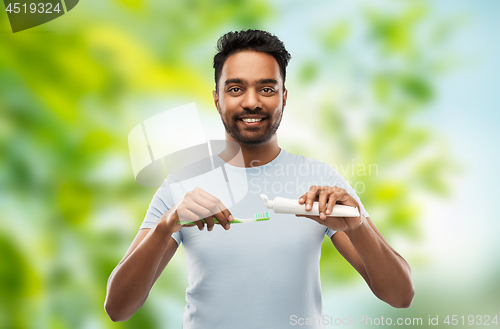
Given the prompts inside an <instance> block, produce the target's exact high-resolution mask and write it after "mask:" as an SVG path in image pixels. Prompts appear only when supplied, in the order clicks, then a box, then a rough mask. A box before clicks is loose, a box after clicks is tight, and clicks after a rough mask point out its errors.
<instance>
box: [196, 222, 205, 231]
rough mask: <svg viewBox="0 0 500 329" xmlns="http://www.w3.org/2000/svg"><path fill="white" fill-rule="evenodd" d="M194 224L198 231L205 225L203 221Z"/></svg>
mask: <svg viewBox="0 0 500 329" xmlns="http://www.w3.org/2000/svg"><path fill="white" fill-rule="evenodd" d="M194 223H195V224H196V226H198V229H199V230H200V231H203V227H204V226H205V223H203V221H202V220H201V219H198V220H196V221H194Z"/></svg>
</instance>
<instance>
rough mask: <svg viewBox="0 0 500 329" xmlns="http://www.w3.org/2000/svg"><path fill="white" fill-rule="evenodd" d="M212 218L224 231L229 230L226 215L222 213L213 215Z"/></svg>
mask: <svg viewBox="0 0 500 329" xmlns="http://www.w3.org/2000/svg"><path fill="white" fill-rule="evenodd" d="M214 217H215V218H216V219H217V221H218V222H219V224H220V225H221V226H222V227H223V228H224V229H225V230H228V229H229V223H228V219H227V217H226V215H225V214H224V213H223V212H218V213H216V214H215V215H214Z"/></svg>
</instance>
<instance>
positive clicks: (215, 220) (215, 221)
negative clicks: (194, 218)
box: [177, 217, 241, 225]
mask: <svg viewBox="0 0 500 329" xmlns="http://www.w3.org/2000/svg"><path fill="white" fill-rule="evenodd" d="M212 219H213V221H214V223H215V224H219V221H218V220H217V219H216V218H215V217H212ZM201 221H202V222H203V223H205V224H206V223H207V222H205V219H202V220H201ZM228 223H229V224H235V223H241V221H239V220H238V219H236V218H235V219H234V220H233V221H232V222H228ZM177 224H182V225H196V223H193V222H186V221H178V222H177Z"/></svg>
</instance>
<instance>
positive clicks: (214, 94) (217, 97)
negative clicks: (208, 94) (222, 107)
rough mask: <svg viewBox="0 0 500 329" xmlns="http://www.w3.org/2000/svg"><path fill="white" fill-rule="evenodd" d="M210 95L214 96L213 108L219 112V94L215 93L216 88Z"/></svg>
mask: <svg viewBox="0 0 500 329" xmlns="http://www.w3.org/2000/svg"><path fill="white" fill-rule="evenodd" d="M212 95H213V97H214V103H215V108H216V109H217V112H219V113H220V111H219V94H217V90H212Z"/></svg>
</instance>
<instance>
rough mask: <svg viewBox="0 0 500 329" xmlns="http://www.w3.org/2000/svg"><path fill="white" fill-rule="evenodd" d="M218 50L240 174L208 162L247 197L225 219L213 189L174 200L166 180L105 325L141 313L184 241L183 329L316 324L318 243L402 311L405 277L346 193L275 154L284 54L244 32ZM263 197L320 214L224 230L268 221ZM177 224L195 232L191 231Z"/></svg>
mask: <svg viewBox="0 0 500 329" xmlns="http://www.w3.org/2000/svg"><path fill="white" fill-rule="evenodd" d="M218 50H219V53H218V54H217V55H216V56H215V57H214V69H215V82H216V90H215V91H214V92H213V97H214V102H215V106H216V108H217V110H218V112H219V114H220V116H221V119H222V122H223V124H224V127H225V129H226V139H227V140H229V141H233V142H236V143H237V144H238V145H239V147H240V148H241V154H242V155H243V159H244V164H243V165H241V164H240V165H238V164H237V163H234V161H233V159H232V156H230V155H229V153H230V152H229V151H227V150H226V151H224V152H222V153H221V154H219V155H216V156H213V157H212V159H211V161H213V162H218V163H219V164H222V165H223V166H225V168H226V171H227V175H228V176H230V177H240V178H241V177H246V178H243V179H247V178H248V181H247V182H248V185H249V186H250V187H251V188H250V189H249V191H248V193H246V194H245V196H244V198H243V200H242V201H240V202H238V203H237V204H235V205H233V206H232V207H230V210H229V209H227V207H226V206H225V205H224V203H223V202H222V201H221V199H223V197H222V195H223V193H221V192H220V190H221V187H220V186H217V184H213V183H210V182H208V183H207V182H206V180H204V179H198V180H196V179H195V180H194V183H193V180H190V181H191V185H189V184H188V185H184V188H181V189H180V190H179V189H177V190H176V189H175V188H174V186H179V184H178V183H179V182H178V180H177V178H176V175H175V174H174V175H170V176H169V178H168V179H167V181H166V183H165V184H164V185H163V186H162V187H161V188H160V189H159V190H158V192H157V193H156V195H155V197H154V198H153V201H152V202H151V205H150V207H149V210H148V213H147V215H146V218H145V220H144V223H143V225H142V226H141V229H140V230H139V233H138V234H137V236H136V238H135V239H134V241H133V242H132V244H131V246H130V248H129V250H128V251H127V253H126V254H125V256H124V258H123V259H122V260H121V261H120V263H119V264H118V266H117V267H116V268H115V270H114V271H113V273H112V274H111V276H110V279H109V282H108V291H107V298H106V303H105V308H106V311H107V313H108V315H109V316H110V318H111V319H112V320H113V321H124V320H127V319H129V318H130V317H131V316H132V315H133V314H134V313H135V312H136V311H137V310H138V309H139V308H140V307H141V306H142V305H143V303H144V302H145V300H146V298H147V296H148V294H149V291H150V289H151V288H152V286H153V284H154V282H155V281H156V279H157V278H158V277H159V275H160V274H161V272H162V270H163V269H164V268H165V266H166V265H167V264H168V262H169V261H170V259H171V258H172V256H173V255H174V253H175V251H176V249H177V247H178V245H179V243H181V242H182V243H183V244H184V250H185V253H186V261H187V268H188V281H189V287H188V289H187V290H186V301H187V305H186V308H185V312H184V319H183V328H288V327H290V326H291V325H292V324H293V321H291V319H297V318H309V319H316V320H317V319H319V318H321V316H322V302H321V285H320V280H319V257H320V249H321V243H322V241H323V237H324V235H325V234H328V236H329V237H330V238H331V241H332V242H333V244H334V245H335V247H336V248H337V250H338V251H339V252H340V253H341V254H342V255H343V256H344V257H345V259H346V260H347V261H348V262H349V263H350V264H351V265H352V266H353V267H354V268H355V269H356V270H357V271H358V272H359V273H360V275H361V276H362V277H363V279H364V280H365V281H366V282H367V284H368V286H369V287H370V289H371V290H372V291H373V293H374V294H375V295H376V296H377V297H378V298H380V299H382V300H383V301H385V302H387V303H389V304H390V305H392V306H394V307H408V306H409V305H410V303H411V301H412V299H413V283H412V280H411V273H410V268H409V266H408V264H407V263H406V261H405V260H404V259H403V258H402V257H401V256H400V255H399V254H398V253H397V252H396V251H394V249H392V248H391V247H390V246H389V244H388V243H387V242H386V241H385V239H384V238H383V237H382V235H381V234H380V232H379V231H378V230H377V228H376V227H375V225H374V224H373V222H372V221H371V219H370V217H369V216H368V213H367V212H366V211H365V210H364V207H363V205H362V204H361V202H360V200H359V198H358V197H357V196H356V194H355V192H354V190H353V189H352V188H351V187H350V186H349V184H348V183H347V182H346V181H345V179H344V178H343V177H342V176H341V175H339V174H338V172H336V171H335V170H334V169H333V168H331V167H329V166H326V165H325V164H322V163H320V162H318V161H316V160H313V159H308V158H305V157H302V156H298V155H294V154H290V153H288V152H286V151H284V150H282V149H280V147H279V146H278V141H277V135H276V131H277V129H278V127H279V124H280V121H281V117H282V115H283V110H284V108H285V105H286V100H287V90H286V89H285V76H286V66H287V64H288V61H289V59H290V55H289V54H288V52H287V51H286V49H285V47H284V45H283V43H282V42H281V41H280V40H278V39H277V38H276V37H275V36H273V35H271V34H269V33H267V32H264V31H259V30H247V31H240V32H230V33H227V34H226V35H224V36H222V37H221V38H220V39H219V42H218ZM202 162H203V161H202ZM199 165H200V164H194V165H193V166H191V167H190V170H191V169H193V168H194V169H196V168H197V166H199ZM297 168H299V169H300V170H297ZM194 169H193V170H194ZM304 183H306V184H307V185H304ZM176 184H177V185H176ZM181 185H182V184H181ZM302 186H306V188H305V189H304V188H303V187H302ZM276 187H279V188H280V190H279V193H276V191H275V188H276ZM233 188H234V186H233ZM301 189H302V190H301ZM263 192H265V193H267V194H269V196H270V197H271V198H273V196H284V197H293V198H296V199H297V200H298V201H297V202H299V203H301V204H305V208H306V210H310V209H311V206H312V204H313V202H314V201H318V203H319V211H320V215H319V216H309V215H308V216H294V215H283V214H274V213H272V212H271V220H269V221H265V222H256V223H248V224H236V225H234V224H231V222H232V221H233V220H234V218H233V213H234V214H237V216H238V217H249V216H251V214H252V213H255V212H262V211H266V209H264V208H263V204H262V200H260V198H259V194H260V193H263ZM335 204H343V205H347V206H352V207H357V208H358V209H359V210H360V214H361V215H360V216H359V217H352V218H351V217H350V218H336V217H327V215H328V214H330V213H331V212H332V209H333V207H334V205H335ZM299 217H302V218H299ZM303 217H305V218H303ZM213 218H216V219H217V221H218V224H216V225H214V220H213ZM201 219H204V221H202V220H201ZM179 221H189V222H195V224H196V226H197V227H198V230H197V229H196V228H194V227H186V226H189V225H181V224H180V223H179ZM191 226H192V225H191ZM205 226H206V228H207V230H204V227H205ZM314 323H315V324H316V327H318V328H322V327H323V326H322V324H321V323H318V322H317V321H315V322H314Z"/></svg>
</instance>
